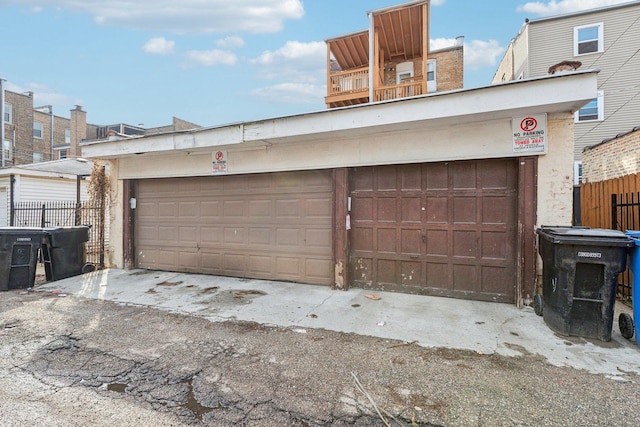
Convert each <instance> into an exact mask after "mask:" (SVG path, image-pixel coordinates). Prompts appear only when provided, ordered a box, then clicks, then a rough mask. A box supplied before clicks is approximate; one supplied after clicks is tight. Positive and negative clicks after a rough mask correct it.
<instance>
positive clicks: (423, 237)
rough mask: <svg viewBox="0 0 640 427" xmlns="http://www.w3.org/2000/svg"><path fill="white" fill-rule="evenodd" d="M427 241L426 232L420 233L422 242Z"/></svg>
mask: <svg viewBox="0 0 640 427" xmlns="http://www.w3.org/2000/svg"><path fill="white" fill-rule="evenodd" d="M426 242H427V233H422V243H426Z"/></svg>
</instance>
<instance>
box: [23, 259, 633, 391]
mask: <svg viewBox="0 0 640 427" xmlns="http://www.w3.org/2000/svg"><path fill="white" fill-rule="evenodd" d="M36 291H37V292H54V293H56V294H58V295H59V296H65V295H69V294H72V295H77V296H80V297H85V298H92V299H101V300H110V301H114V302H117V303H120V304H125V305H138V306H149V307H154V308H157V309H161V310H166V311H170V312H174V313H180V314H189V315H193V316H199V317H203V318H206V319H207V320H209V321H212V322H217V321H226V320H240V321H249V322H257V323H259V324H263V325H271V326H281V327H287V328H292V329H293V330H294V331H295V332H299V333H306V330H307V329H308V328H313V329H326V330H332V331H337V332H349V333H355V334H359V335H364V336H374V337H379V338H388V339H394V340H401V341H405V342H411V343H415V344H417V345H419V346H422V347H427V348H433V347H442V348H449V349H459V350H472V351H475V352H477V353H479V354H494V353H496V354H499V355H503V356H522V355H539V356H541V357H543V358H544V359H546V360H547V361H548V362H549V363H550V364H552V365H555V366H558V367H565V366H566V367H572V368H576V369H582V370H586V371H588V372H590V373H597V374H605V375H607V376H608V377H610V378H612V379H615V380H619V381H627V380H630V378H628V377H630V376H634V374H640V348H639V347H637V346H636V345H635V341H629V340H626V339H624V338H623V337H622V336H621V335H620V331H619V330H618V326H617V315H618V311H619V310H625V311H628V309H627V308H626V307H624V306H621V305H619V306H617V307H616V315H615V319H616V321H614V328H613V332H612V339H611V341H610V342H602V341H599V340H591V339H583V338H577V337H563V336H559V335H557V334H556V333H554V332H553V331H552V330H550V329H549V328H548V327H547V325H546V324H545V323H544V321H543V319H542V317H539V316H536V315H535V313H534V312H533V310H532V309H530V308H525V309H518V308H516V307H515V306H512V305H508V304H498V303H487V302H477V301H465V300H458V299H451V298H439V297H428V296H416V295H406V294H400V293H391V292H372V291H367V290H362V289H351V290H349V291H332V290H331V289H329V288H327V287H322V286H312V285H303V284H296V283H286V282H273V281H263V280H249V279H237V278H228V277H219V276H207V275H197V274H182V273H171V272H158V271H146V270H121V269H106V270H101V271H96V272H93V273H88V274H85V275H82V276H78V277H73V278H69V279H65V280H60V281H56V282H51V283H47V284H44V285H42V286H38V287H37V288H36ZM372 294H374V295H375V296H377V297H379V299H372V298H370V297H371V295H372Z"/></svg>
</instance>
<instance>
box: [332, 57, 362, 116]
mask: <svg viewBox="0 0 640 427" xmlns="http://www.w3.org/2000/svg"><path fill="white" fill-rule="evenodd" d="M325 102H326V103H327V105H329V104H331V105H332V108H335V107H345V106H348V105H356V104H362V103H365V102H369V68H368V67H362V68H356V69H354V70H348V71H336V72H332V73H331V74H330V75H329V81H328V86H327V96H326V98H325Z"/></svg>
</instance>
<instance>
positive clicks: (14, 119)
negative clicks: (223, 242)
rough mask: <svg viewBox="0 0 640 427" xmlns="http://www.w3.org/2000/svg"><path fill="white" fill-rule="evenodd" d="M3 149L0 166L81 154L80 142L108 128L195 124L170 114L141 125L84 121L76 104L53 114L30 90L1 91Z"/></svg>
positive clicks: (135, 130) (132, 130) (130, 132)
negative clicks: (155, 123)
mask: <svg viewBox="0 0 640 427" xmlns="http://www.w3.org/2000/svg"><path fill="white" fill-rule="evenodd" d="M2 111H3V116H4V118H3V119H4V120H3V122H4V144H3V147H4V150H3V151H2V157H1V159H0V167H12V166H18V165H24V164H30V163H38V162H43V161H49V160H60V159H65V158H77V157H81V154H82V153H81V149H80V142H82V141H90V140H96V139H100V138H104V137H106V135H107V132H108V131H115V132H117V133H118V134H120V135H124V136H135V135H149V134H156V133H162V132H172V131H179V130H186V129H194V128H197V127H199V126H198V125H196V124H194V123H191V122H187V121H185V120H181V119H178V118H176V117H174V118H173V121H172V123H171V124H170V125H166V126H161V127H155V128H148V129H145V128H141V127H138V126H130V125H126V124H122V123H120V124H115V125H108V126H98V125H94V124H90V123H87V113H86V111H84V110H83V109H82V107H81V106H79V105H76V107H75V108H74V109H72V110H71V111H70V112H69V118H66V117H62V116H59V115H56V114H55V112H54V111H53V107H52V106H51V105H45V106H34V97H33V92H25V93H16V92H11V91H8V90H5V91H4V108H3V109H2Z"/></svg>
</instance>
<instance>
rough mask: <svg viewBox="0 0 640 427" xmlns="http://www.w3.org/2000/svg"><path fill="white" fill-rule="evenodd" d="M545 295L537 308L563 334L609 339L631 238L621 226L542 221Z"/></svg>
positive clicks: (539, 231)
mask: <svg viewBox="0 0 640 427" xmlns="http://www.w3.org/2000/svg"><path fill="white" fill-rule="evenodd" d="M536 233H537V234H538V236H539V245H538V250H539V253H540V256H541V257H542V263H543V267H542V282H543V283H542V298H541V300H540V298H539V296H538V295H536V305H538V304H540V303H542V307H536V313H538V314H542V316H543V318H544V321H545V323H546V324H547V326H549V327H550V328H551V329H552V330H554V331H556V332H558V333H559V334H561V335H573V336H579V337H586V338H596V339H599V340H602V341H609V340H611V329H612V324H613V309H614V306H615V300H616V288H617V285H618V274H619V273H621V272H623V271H624V270H625V269H626V266H627V251H628V248H629V247H631V245H632V244H633V243H632V241H631V239H630V238H628V237H627V236H626V235H625V234H624V233H623V232H621V231H616V230H605V229H595V228H594V229H592V228H588V227H542V228H540V229H538V230H536Z"/></svg>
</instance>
